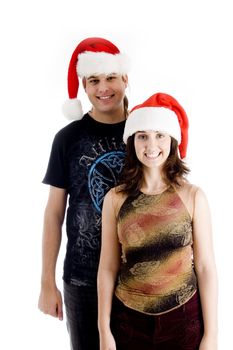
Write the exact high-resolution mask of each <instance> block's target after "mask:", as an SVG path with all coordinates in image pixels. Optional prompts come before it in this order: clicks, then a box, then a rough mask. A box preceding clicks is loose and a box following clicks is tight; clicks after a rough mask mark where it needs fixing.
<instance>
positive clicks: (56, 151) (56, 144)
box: [42, 132, 67, 189]
mask: <svg viewBox="0 0 233 350" xmlns="http://www.w3.org/2000/svg"><path fill="white" fill-rule="evenodd" d="M63 136H64V135H63V134H62V133H61V132H58V133H57V134H56V135H55V137H54V140H53V143H52V149H51V152H50V157H49V162H48V167H47V171H46V173H45V177H44V179H43V180H42V182H43V183H44V184H47V185H51V186H55V187H59V188H64V189H65V188H67V161H66V143H65V140H64V137H63Z"/></svg>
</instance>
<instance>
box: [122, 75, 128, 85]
mask: <svg viewBox="0 0 233 350" xmlns="http://www.w3.org/2000/svg"><path fill="white" fill-rule="evenodd" d="M122 80H123V82H124V83H125V87H126V88H127V86H128V75H122Z"/></svg>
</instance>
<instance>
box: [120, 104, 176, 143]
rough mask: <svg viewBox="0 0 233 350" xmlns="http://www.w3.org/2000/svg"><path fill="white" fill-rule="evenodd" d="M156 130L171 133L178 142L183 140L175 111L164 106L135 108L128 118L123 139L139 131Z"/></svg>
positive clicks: (125, 140)
mask: <svg viewBox="0 0 233 350" xmlns="http://www.w3.org/2000/svg"><path fill="white" fill-rule="evenodd" d="M147 130H154V131H160V132H164V133H167V134H169V135H170V136H172V137H174V138H175V139H176V140H177V141H178V144H180V141H181V130H180V124H179V122H178V118H177V115H176V113H175V112H173V111H172V110H170V109H168V108H164V107H141V108H138V109H135V110H133V111H132V112H131V113H130V114H129V117H128V119H127V120H126V124H125V130H124V135H123V141H124V142H125V143H127V139H128V137H129V136H132V135H133V134H135V133H136V132H137V131H147Z"/></svg>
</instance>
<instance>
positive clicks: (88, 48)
mask: <svg viewBox="0 0 233 350" xmlns="http://www.w3.org/2000/svg"><path fill="white" fill-rule="evenodd" d="M128 70H129V61H128V58H127V57H126V56H125V55H124V54H122V53H120V51H119V49H118V48H117V47H116V46H115V45H114V44H113V43H111V42H110V41H108V40H106V39H103V38H87V39H84V40H83V41H81V42H80V43H79V44H78V46H77V47H76V49H75V50H74V52H73V54H72V57H71V60H70V63H69V69H68V95H69V100H67V101H66V102H65V103H64V105H63V113H64V115H65V116H66V117H67V118H68V119H76V120H79V119H82V117H83V112H82V106H81V102H80V101H79V100H78V99H77V95H78V89H79V78H78V77H80V78H85V77H90V76H91V75H100V74H106V75H107V74H111V73H116V74H120V75H125V74H127V73H128Z"/></svg>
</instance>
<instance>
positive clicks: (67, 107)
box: [62, 98, 83, 120]
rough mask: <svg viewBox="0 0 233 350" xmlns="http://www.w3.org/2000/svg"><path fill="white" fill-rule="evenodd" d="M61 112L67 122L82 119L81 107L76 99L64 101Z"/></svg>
mask: <svg viewBox="0 0 233 350" xmlns="http://www.w3.org/2000/svg"><path fill="white" fill-rule="evenodd" d="M62 111H63V114H64V115H65V117H66V118H67V119H69V120H80V119H82V117H83V111H82V105H81V102H80V101H79V100H78V99H77V98H71V99H69V100H67V101H65V103H64V104H63V106H62Z"/></svg>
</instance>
